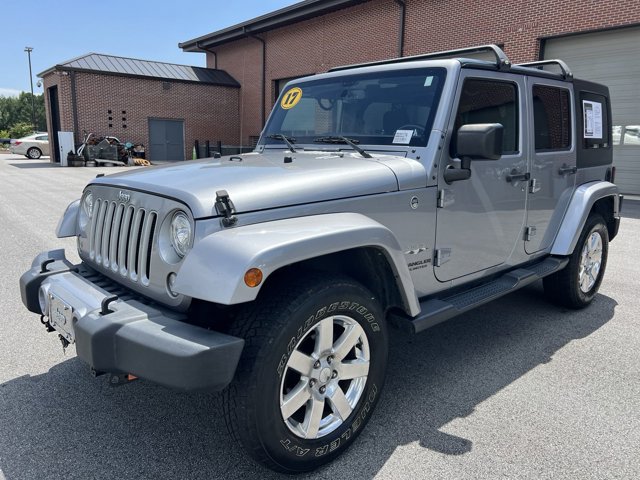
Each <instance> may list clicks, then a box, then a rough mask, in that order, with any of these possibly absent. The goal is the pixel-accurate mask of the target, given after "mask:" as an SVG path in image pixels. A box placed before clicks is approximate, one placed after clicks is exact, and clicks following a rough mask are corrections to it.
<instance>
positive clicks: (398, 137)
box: [393, 130, 414, 145]
mask: <svg viewBox="0 0 640 480" xmlns="http://www.w3.org/2000/svg"><path fill="white" fill-rule="evenodd" d="M413 132H414V130H396V134H395V136H394V137H393V143H401V144H404V145H409V144H410V143H411V137H413Z"/></svg>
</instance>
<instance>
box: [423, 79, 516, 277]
mask: <svg viewBox="0 0 640 480" xmlns="http://www.w3.org/2000/svg"><path fill="white" fill-rule="evenodd" d="M456 98H457V100H456V107H455V110H454V115H453V116H452V118H451V120H450V122H449V123H450V124H449V127H448V131H449V132H450V133H449V135H448V138H449V141H448V144H447V145H449V146H450V148H449V152H447V153H446V154H444V155H443V160H444V161H443V162H442V165H441V168H440V171H439V178H438V185H439V186H440V187H439V188H440V196H441V202H440V205H439V206H440V207H441V208H438V211H437V231H436V250H437V257H438V258H437V261H436V263H435V264H436V266H435V268H434V271H435V275H436V277H437V278H438V280H440V281H442V282H444V281H450V280H453V279H456V278H459V277H462V276H465V275H470V274H473V273H477V272H483V271H485V270H487V269H489V268H492V267H499V266H501V265H503V264H509V263H513V262H514V260H513V259H514V258H518V259H520V258H521V257H522V256H523V255H524V249H523V246H522V243H523V237H522V235H523V228H524V220H525V203H526V197H527V185H528V182H527V181H526V178H525V176H526V174H527V173H528V158H527V157H528V152H527V143H528V138H527V136H526V135H524V134H523V132H526V130H527V129H526V125H527V122H528V117H527V116H526V115H524V113H523V112H525V111H526V109H525V108H524V101H525V100H524V99H525V98H526V89H525V80H524V77H523V76H521V75H511V74H505V73H497V72H483V71H480V70H471V69H468V70H467V69H463V70H462V73H461V78H460V82H459V86H458V92H457V94H456ZM474 123H500V124H502V125H503V127H504V138H503V152H504V153H503V155H502V158H500V159H499V160H477V161H473V162H471V178H469V179H468V180H461V181H457V182H453V183H451V184H447V183H446V182H445V180H444V177H443V175H444V171H445V169H447V168H451V166H453V165H454V164H455V163H456V158H455V151H454V148H453V145H455V136H456V132H457V130H458V129H459V128H460V127H461V126H462V125H466V124H474ZM516 178H520V179H516Z"/></svg>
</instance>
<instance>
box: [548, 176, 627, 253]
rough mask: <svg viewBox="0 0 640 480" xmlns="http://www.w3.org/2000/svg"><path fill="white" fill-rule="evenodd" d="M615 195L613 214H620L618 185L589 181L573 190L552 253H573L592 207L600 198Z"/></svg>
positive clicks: (616, 215)
mask: <svg viewBox="0 0 640 480" xmlns="http://www.w3.org/2000/svg"><path fill="white" fill-rule="evenodd" d="M605 197H613V212H612V213H613V216H614V217H615V218H617V217H618V216H619V209H620V196H619V190H618V187H617V186H616V185H614V184H613V183H610V182H603V181H597V182H589V183H585V184H584V185H580V186H579V187H578V188H576V190H575V192H573V196H572V198H571V201H570V202H569V207H568V208H567V211H566V212H565V214H564V218H563V219H562V223H561V224H560V228H559V229H558V235H556V239H555V240H554V242H553V246H552V247H551V254H552V255H571V254H572V253H573V250H574V249H575V248H576V244H577V243H578V238H579V237H580V234H581V233H582V229H583V227H584V224H585V223H586V221H587V217H588V216H589V213H591V209H592V208H593V206H594V205H595V203H596V202H597V201H598V200H601V199H603V198H605Z"/></svg>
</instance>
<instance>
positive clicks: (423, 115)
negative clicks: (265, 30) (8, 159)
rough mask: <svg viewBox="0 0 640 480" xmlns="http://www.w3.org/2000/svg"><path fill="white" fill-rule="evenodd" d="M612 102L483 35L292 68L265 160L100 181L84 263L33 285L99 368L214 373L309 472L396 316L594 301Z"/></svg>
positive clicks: (86, 229) (29, 277)
mask: <svg viewBox="0 0 640 480" xmlns="http://www.w3.org/2000/svg"><path fill="white" fill-rule="evenodd" d="M478 51H483V52H485V53H486V52H489V53H490V54H492V56H494V57H495V61H484V60H473V59H469V58H464V56H465V55H467V56H469V54H470V53H475V52H478ZM443 57H456V58H443ZM546 67H551V70H549V69H548V68H547V69H545V68H546ZM556 71H557V72H558V73H556ZM610 119H611V108H610V102H609V94H608V89H607V88H606V87H604V86H602V85H597V84H594V83H591V82H586V81H580V80H576V79H573V78H572V75H571V72H570V71H569V69H568V67H567V66H566V65H565V64H564V63H563V62H562V61H559V60H554V61H545V62H534V63H529V64H520V65H512V64H511V63H510V62H509V60H508V58H507V57H506V56H505V54H504V52H502V50H500V49H499V48H498V47H496V46H493V45H489V46H484V47H475V48H473V49H464V50H456V51H451V52H443V53H439V54H431V55H423V56H417V57H409V58H400V59H395V60H392V61H384V62H375V63H370V64H366V65H356V66H349V67H341V68H336V69H333V70H332V71H330V72H329V73H325V74H321V75H315V76H311V77H307V78H301V79H298V80H295V81H293V82H290V83H289V84H287V86H286V87H285V88H284V90H283V92H282V94H281V95H280V97H279V99H278V101H277V103H276V105H275V107H274V109H273V112H272V113H271V116H270V117H269V120H268V122H267V124H266V126H265V128H264V131H263V133H262V136H261V137H260V141H259V143H258V145H257V148H256V150H255V151H254V152H252V153H247V154H243V155H236V156H231V157H222V158H208V159H204V160H201V161H192V162H185V163H181V164H172V165H168V166H165V167H157V168H149V169H144V170H136V171H132V172H127V173H121V174H117V175H110V176H107V177H100V178H96V179H94V180H93V181H92V182H91V183H89V185H87V187H86V188H85V190H84V193H83V195H82V198H81V199H79V200H77V201H75V202H73V203H72V204H71V205H69V207H68V208H67V210H66V212H65V213H64V216H63V217H62V219H61V221H60V223H59V226H58V230H57V235H58V237H76V239H77V244H78V252H79V255H80V257H81V259H82V263H80V264H79V265H72V264H71V263H70V262H69V261H68V260H67V259H66V257H65V254H64V251H63V250H53V251H49V252H44V253H42V254H40V255H39V256H38V257H37V258H36V259H35V260H34V262H33V265H32V268H31V269H30V270H29V271H28V272H26V273H25V274H24V275H23V276H22V278H21V280H20V287H21V293H22V299H23V302H24V304H25V305H26V307H27V308H28V309H29V310H30V311H32V312H34V313H37V314H39V315H41V320H42V322H43V323H44V325H45V326H46V328H47V330H49V331H52V332H56V333H57V334H59V335H60V339H61V340H62V342H63V345H65V346H66V345H67V344H71V343H73V344H75V346H76V350H77V354H78V356H79V357H80V358H81V359H83V360H84V361H86V362H87V363H88V364H89V365H90V367H91V371H92V372H93V374H94V375H100V374H104V373H108V374H110V382H111V383H113V384H122V383H126V382H128V381H131V380H132V379H134V378H142V379H147V380H149V381H152V382H156V383H159V384H162V385H165V386H168V387H173V388H178V389H186V390H188V389H210V390H221V391H222V393H221V394H220V395H221V398H222V400H223V408H222V410H223V412H224V415H225V416H226V419H227V424H228V425H229V429H230V431H231V434H232V435H233V436H234V437H235V438H236V439H237V440H238V441H239V442H240V443H241V444H242V445H243V446H244V447H245V448H246V450H247V452H248V453H249V455H250V456H252V457H253V458H254V459H255V460H257V461H258V462H261V463H263V464H265V465H267V466H268V467H270V468H272V469H275V470H279V471H284V472H301V471H306V470H311V469H313V468H316V467H318V466H319V465H322V464H324V463H326V462H328V461H330V460H331V459H333V458H335V457H336V456H338V455H339V454H340V453H341V452H342V451H344V449H345V448H347V447H348V446H349V445H350V444H351V443H352V442H353V441H354V440H355V438H356V437H357V436H358V434H359V433H360V432H361V431H362V429H363V427H364V425H365V424H366V423H367V421H368V420H369V418H370V416H371V413H372V410H373V408H374V407H375V404H376V402H377V401H378V399H379V397H380V392H381V389H382V386H383V382H384V376H385V367H386V362H387V349H388V347H387V328H388V325H394V326H396V327H399V328H401V329H404V330H406V331H408V332H410V333H417V332H420V331H422V330H425V329H427V328H429V327H431V326H433V325H435V324H437V323H440V322H442V321H444V320H447V319H449V318H452V317H454V316H455V315H458V314H460V313H462V312H466V311H468V310H470V309H472V308H474V307H476V306H478V305H482V304H484V303H486V302H489V301H491V300H493V299H496V298H498V297H500V296H502V295H506V294H507V293H509V292H512V291H514V290H516V289H518V288H521V287H523V286H525V285H528V284H530V283H532V282H534V281H536V280H539V279H543V281H544V289H545V293H546V294H547V295H548V297H549V298H550V299H551V300H553V301H554V302H556V303H559V304H562V305H564V306H567V307H571V308H582V307H585V306H587V305H588V304H589V303H590V302H591V301H592V300H593V298H594V296H595V295H596V292H597V291H598V288H599V286H600V283H601V282H602V277H603V275H604V271H605V266H606V263H607V250H608V247H609V241H610V240H612V239H613V238H614V237H615V236H616V233H617V231H618V225H619V221H620V219H619V208H620V202H621V197H620V195H619V194H618V189H617V187H616V186H615V185H614V184H613V177H614V173H615V172H614V169H613V168H612V150H611V122H610Z"/></svg>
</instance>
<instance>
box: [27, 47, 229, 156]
mask: <svg viewBox="0 0 640 480" xmlns="http://www.w3.org/2000/svg"><path fill="white" fill-rule="evenodd" d="M39 76H40V77H41V78H42V79H43V82H44V90H45V92H46V101H45V107H46V111H47V125H48V130H49V138H50V139H51V140H52V142H53V144H52V156H51V160H52V161H60V152H59V149H58V147H57V134H56V132H58V131H70V132H74V135H75V142H76V143H80V142H81V141H82V132H83V131H84V130H86V131H88V132H93V133H95V134H96V135H108V136H114V137H118V138H119V139H120V140H121V141H123V142H127V141H130V142H132V143H142V144H144V145H145V146H146V149H147V152H146V153H147V158H150V159H151V160H158V161H162V160H184V159H185V158H191V151H192V148H193V145H194V141H195V140H201V141H202V140H211V141H222V142H223V143H225V144H232V145H236V144H237V143H238V141H239V137H238V132H239V130H240V127H239V118H238V108H239V87H240V85H239V84H238V82H236V81H235V80H234V79H233V78H232V77H231V76H230V75H229V74H228V73H226V72H224V71H221V70H215V69H208V68H199V67H190V66H185V65H174V64H168V63H162V62H151V61H146V60H136V59H130V58H123V57H114V56H110V55H100V54H95V53H90V54H87V55H84V56H82V57H78V58H75V59H73V60H69V61H68V62H64V63H62V64H59V65H55V66H54V67H51V68H49V69H48V70H45V71H44V72H42V73H40V74H39Z"/></svg>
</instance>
